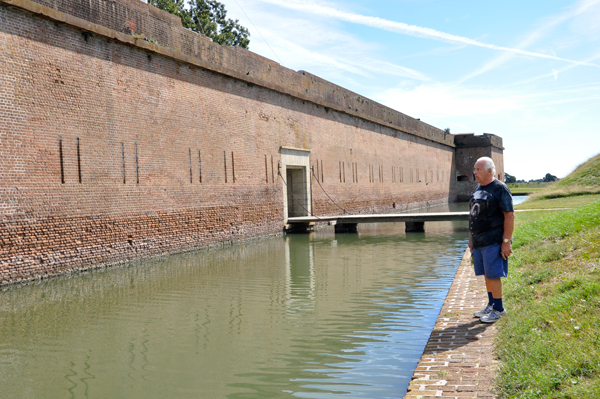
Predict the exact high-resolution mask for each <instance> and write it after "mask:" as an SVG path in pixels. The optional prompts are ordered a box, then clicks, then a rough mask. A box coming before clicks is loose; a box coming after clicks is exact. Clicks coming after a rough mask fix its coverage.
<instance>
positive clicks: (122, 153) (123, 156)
mask: <svg viewBox="0 0 600 399" xmlns="http://www.w3.org/2000/svg"><path fill="white" fill-rule="evenodd" d="M121 160H122V162H123V184H125V181H126V180H125V143H124V142H121Z"/></svg>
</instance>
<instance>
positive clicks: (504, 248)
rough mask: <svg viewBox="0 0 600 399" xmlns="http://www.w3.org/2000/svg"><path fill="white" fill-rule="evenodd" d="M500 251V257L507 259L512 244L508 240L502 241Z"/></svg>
mask: <svg viewBox="0 0 600 399" xmlns="http://www.w3.org/2000/svg"><path fill="white" fill-rule="evenodd" d="M500 253H501V254H502V258H504V259H508V257H509V256H511V255H512V253H513V251H512V244H511V243H510V242H503V243H502V248H501V249H500Z"/></svg>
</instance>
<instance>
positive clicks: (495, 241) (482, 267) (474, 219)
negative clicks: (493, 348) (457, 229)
mask: <svg viewBox="0 0 600 399" xmlns="http://www.w3.org/2000/svg"><path fill="white" fill-rule="evenodd" d="M473 174H474V176H475V181H477V183H479V184H478V185H477V187H476V188H475V191H473V195H471V200H470V201H469V207H470V209H471V211H470V215H469V232H470V234H469V249H470V250H471V253H472V254H473V266H474V268H475V275H476V276H482V275H483V276H484V277H485V286H486V288H487V292H488V305H487V306H486V307H485V309H482V310H480V311H479V312H476V313H475V314H474V316H475V317H479V318H480V320H481V321H482V322H484V323H494V322H495V321H497V320H498V319H500V317H502V316H504V315H505V314H506V311H505V310H504V306H503V304H502V280H501V278H502V277H506V276H507V275H508V257H509V256H510V255H511V254H512V233H513V229H514V226H515V214H514V209H513V202H512V195H511V193H510V190H509V189H508V187H507V186H506V184H504V183H502V182H501V181H499V180H496V178H495V176H496V166H495V165H494V161H492V159H491V158H488V157H483V158H479V159H478V160H477V162H475V168H474V170H473Z"/></svg>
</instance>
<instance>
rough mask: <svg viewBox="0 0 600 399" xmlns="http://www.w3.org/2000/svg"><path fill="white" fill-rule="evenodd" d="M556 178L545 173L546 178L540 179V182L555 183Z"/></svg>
mask: <svg viewBox="0 0 600 399" xmlns="http://www.w3.org/2000/svg"><path fill="white" fill-rule="evenodd" d="M557 180H558V177H556V176H554V175H551V174H550V173H546V176H544V178H543V179H542V181H544V182H546V183H549V182H552V181H557Z"/></svg>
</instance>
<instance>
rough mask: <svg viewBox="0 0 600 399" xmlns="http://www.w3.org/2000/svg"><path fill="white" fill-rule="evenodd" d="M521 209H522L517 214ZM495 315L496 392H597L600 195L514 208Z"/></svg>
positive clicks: (517, 394) (541, 394)
mask: <svg viewBox="0 0 600 399" xmlns="http://www.w3.org/2000/svg"><path fill="white" fill-rule="evenodd" d="M523 215H524V214H523ZM514 250H515V255H514V257H513V258H512V262H511V273H510V275H509V277H508V278H507V279H506V280H505V284H504V297H505V301H506V303H509V304H510V315H509V317H505V318H503V319H502V320H501V321H500V322H499V326H500V328H499V333H498V336H497V342H496V344H497V354H498V357H499V358H500V360H501V362H502V366H501V369H500V373H499V376H498V379H497V381H496V382H497V386H498V393H499V394H500V396H501V397H504V398H598V397H600V201H595V202H593V203H591V204H588V205H584V206H580V207H578V208H575V209H572V210H569V211H561V212H559V213H551V214H548V213H543V214H542V212H537V215H527V217H524V218H522V217H521V214H518V216H517V225H516V228H515V234H514Z"/></svg>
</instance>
